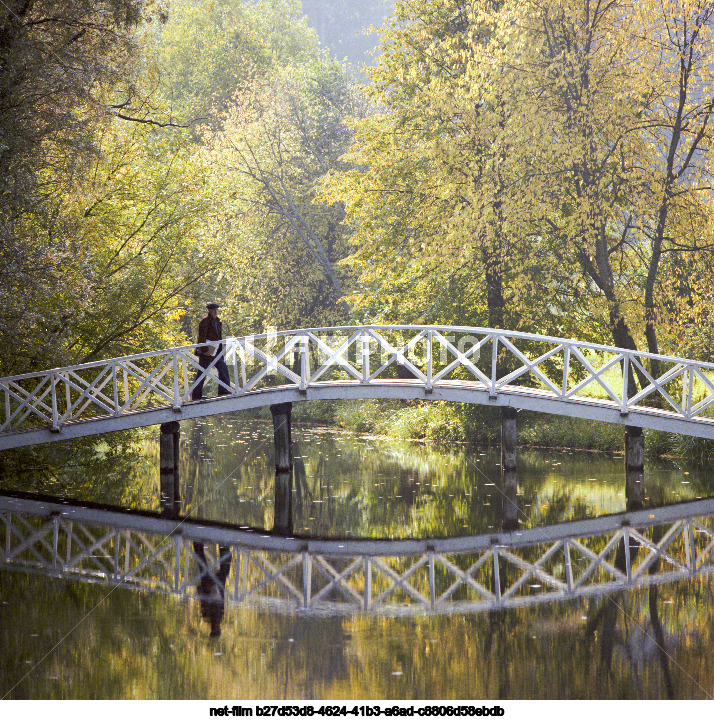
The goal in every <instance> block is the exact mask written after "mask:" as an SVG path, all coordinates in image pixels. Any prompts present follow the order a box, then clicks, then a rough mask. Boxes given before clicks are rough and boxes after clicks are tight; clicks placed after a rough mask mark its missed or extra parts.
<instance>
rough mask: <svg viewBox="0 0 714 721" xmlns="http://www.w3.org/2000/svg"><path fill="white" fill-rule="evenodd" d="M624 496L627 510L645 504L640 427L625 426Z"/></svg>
mask: <svg viewBox="0 0 714 721" xmlns="http://www.w3.org/2000/svg"><path fill="white" fill-rule="evenodd" d="M625 498H626V499H627V510H628V511H639V510H640V509H642V508H644V505H645V436H644V433H643V432H642V428H638V427H637V426H627V427H626V428H625Z"/></svg>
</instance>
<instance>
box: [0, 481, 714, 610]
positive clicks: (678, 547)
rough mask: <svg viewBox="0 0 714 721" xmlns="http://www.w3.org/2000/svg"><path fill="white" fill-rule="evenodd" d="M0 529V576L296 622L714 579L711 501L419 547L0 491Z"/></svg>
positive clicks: (486, 606) (499, 605)
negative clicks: (209, 602)
mask: <svg viewBox="0 0 714 721" xmlns="http://www.w3.org/2000/svg"><path fill="white" fill-rule="evenodd" d="M0 524H1V527H0V532H2V537H3V539H4V549H3V553H2V555H1V556H0V568H1V569H5V570H19V571H24V572H30V573H39V574H41V575H44V576H48V577H55V578H69V579H76V580H82V581H87V582H92V583H101V584H105V585H109V586H121V587H125V588H135V589H141V590H146V591H156V592H163V593H170V594H175V595H178V596H182V597H187V598H191V597H193V598H195V597H197V594H199V589H200V586H201V583H202V581H203V582H204V583H205V582H206V581H208V580H210V581H211V582H212V583H213V584H214V586H215V587H216V588H217V589H219V591H220V592H221V594H222V595H223V596H224V599H225V601H226V602H227V603H234V604H235V603H238V604H252V605H258V606H261V607H266V608H270V609H274V610H278V611H288V612H293V611H300V612H302V613H306V614H321V613H333V614H334V613H337V614H353V613H359V612H366V613H369V614H376V615H401V614H432V613H454V612H458V613H464V612H474V611H483V610H491V611H495V610H501V609H508V608H515V607H519V606H530V605H535V604H541V603H545V602H552V601H556V600H568V599H574V598H579V597H583V596H594V595H601V594H605V593H611V592H615V591H622V590H625V589H628V588H634V587H638V586H648V585H652V584H658V583H663V582H667V581H674V580H680V579H687V578H693V577H695V576H699V575H705V574H710V573H712V572H713V571H714V558H713V557H714V499H705V500H699V501H690V502H686V503H679V504H673V505H669V506H662V507H659V508H652V509H647V510H643V511H636V512H630V513H620V514H614V515H609V516H602V517H599V518H594V519H587V520H582V521H572V522H568V523H561V524H556V525H551V526H544V527H540V528H531V529H524V530H514V531H512V532H504V533H495V534H487V535H478V536H467V537H459V538H435V539H428V540H374V539H363V540H359V539H336V540H327V539H310V538H303V537H297V536H283V535H277V534H273V533H268V532H265V531H260V530H255V529H248V528H245V527H237V526H231V525H226V524H217V523H209V522H201V521H196V520H189V519H177V520H174V519H169V518H165V517H161V516H160V515H159V514H155V513H149V512H128V511H122V510H120V509H114V508H110V507H103V506H99V505H88V504H82V505H72V504H71V503H69V502H67V501H61V500H59V499H52V498H47V497H37V496H32V497H31V496H28V495H26V494H14V495H3V496H0ZM216 546H218V547H219V548H221V549H222V552H221V553H222V556H223V566H221V558H219V557H218V556H219V553H217V552H216V551H215V550H214V551H213V552H212V551H211V549H216ZM204 548H205V551H204V558H205V565H204V561H203V559H202V558H200V555H201V554H200V552H199V553H198V554H197V551H196V549H204ZM227 554H230V557H231V558H230V560H231V565H230V568H231V569H232V570H231V574H230V575H228V576H226V573H225V572H223V571H222V568H223V569H225V568H226V565H225V564H226V560H227Z"/></svg>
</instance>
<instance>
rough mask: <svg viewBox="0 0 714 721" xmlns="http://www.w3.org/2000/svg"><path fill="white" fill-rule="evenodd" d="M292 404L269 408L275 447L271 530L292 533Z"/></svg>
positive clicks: (278, 404) (280, 404) (281, 404)
mask: <svg viewBox="0 0 714 721" xmlns="http://www.w3.org/2000/svg"><path fill="white" fill-rule="evenodd" d="M291 411H292V403H277V404H276V405H272V406H270V412H271V413H272V414H273V442H274V445H275V502H274V505H273V508H274V513H275V516H274V520H273V530H274V531H279V532H281V533H292V527H293V514H292V495H293V488H292V486H293V453H292V435H291V429H290V413H291Z"/></svg>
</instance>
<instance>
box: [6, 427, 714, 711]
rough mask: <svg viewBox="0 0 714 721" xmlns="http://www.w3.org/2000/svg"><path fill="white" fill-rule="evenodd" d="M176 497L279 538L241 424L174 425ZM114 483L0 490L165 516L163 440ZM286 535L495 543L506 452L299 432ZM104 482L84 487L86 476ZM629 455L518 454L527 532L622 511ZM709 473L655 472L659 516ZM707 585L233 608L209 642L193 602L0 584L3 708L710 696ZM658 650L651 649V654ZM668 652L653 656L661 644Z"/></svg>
mask: <svg viewBox="0 0 714 721" xmlns="http://www.w3.org/2000/svg"><path fill="white" fill-rule="evenodd" d="M181 433H182V435H181V468H180V477H181V493H182V499H183V506H184V512H185V513H186V514H188V515H190V516H192V517H195V518H202V519H211V520H219V521H227V522H231V523H238V524H244V525H247V526H254V527H262V528H268V529H269V528H271V526H272V521H273V494H274V470H273V469H274V465H273V460H272V456H271V454H272V424H271V423H270V421H269V420H252V419H249V418H247V417H246V416H245V415H242V414H231V415H226V416H216V417H213V418H210V419H201V420H196V421H192V422H185V423H182V426H181ZM156 435H157V434H156V433H154V434H153V436H149V437H148V440H147V443H146V448H145V452H144V454H143V455H142V456H140V457H136V458H132V459H127V462H126V463H123V464H120V467H117V468H115V469H114V470H111V469H107V468H106V467H102V468H101V470H99V471H96V470H94V471H93V470H92V466H88V467H82V466H76V467H74V468H68V469H64V470H62V471H61V472H58V473H57V475H56V477H55V478H54V479H53V481H52V487H51V488H48V487H47V485H46V482H45V485H43V486H42V488H41V489H36V488H34V487H33V482H32V474H31V473H28V474H24V476H23V478H22V479H20V480H19V481H18V480H14V481H13V480H11V479H5V480H4V485H5V487H6V488H16V489H17V488H21V489H22V490H27V491H33V490H42V491H43V492H48V491H52V492H53V493H55V494H57V495H61V494H64V495H66V496H68V497H75V498H76V497H82V498H83V499H85V500H93V501H101V502H107V503H113V504H118V505H123V506H125V507H132V508H138V509H144V510H158V508H159V492H158V490H159V489H158V486H159V474H158V443H157V442H156V441H157V439H156ZM293 440H294V454H295V456H296V461H297V467H298V472H297V473H296V480H295V487H294V489H293V528H294V531H295V533H299V534H301V535H315V536H322V537H374V538H424V537H443V536H456V535H472V534H478V533H484V532H488V531H489V530H492V529H499V528H500V523H501V520H500V519H501V515H500V514H501V508H502V499H501V496H500V495H499V492H498V488H497V486H496V485H495V484H496V481H497V480H498V478H499V476H500V466H499V463H500V451H499V450H498V449H493V448H481V449H478V448H476V449H474V448H471V449H466V448H462V447H451V448H441V447H436V446H435V445H434V444H430V443H412V442H406V441H399V442H397V441H392V440H388V439H383V438H374V437H366V436H359V435H354V434H350V433H346V432H342V431H339V430H335V429H327V428H316V427H310V426H305V427H299V426H298V427H295V428H294V430H293ZM93 473H94V474H95V475H92V474H93ZM623 476H624V474H623V458H622V456H621V455H616V454H602V453H582V452H575V451H566V450H563V451H554V450H522V451H521V452H520V453H519V460H518V506H519V520H520V524H521V526H522V527H523V528H527V527H532V526H539V525H544V524H550V523H556V522H559V521H564V520H572V519H577V518H584V517H589V516H593V515H600V514H603V513H613V512H618V511H623V510H624V509H625V498H624V477H623ZM710 489H711V482H710V481H709V478H708V475H707V474H706V473H705V472H702V471H701V470H697V469H696V468H694V467H687V466H686V465H685V464H683V463H681V462H679V461H672V460H658V461H649V462H648V464H647V466H646V497H647V503H648V504H650V505H653V506H654V505H660V504H663V503H672V502H676V501H680V500H687V499H694V498H699V497H707V496H710V495H712V493H711V490H710ZM713 608H714V606H713V604H712V582H711V580H709V579H707V578H703V579H693V580H691V581H687V582H677V583H672V584H668V585H662V586H659V587H652V588H650V589H641V590H635V591H630V592H620V593H618V594H612V595H610V596H607V597H604V598H589V599H581V600H575V601H570V602H567V603H563V602H560V603H550V604H545V605H541V606H534V607H529V608H522V609H515V610H509V611H505V612H499V613H478V614H453V615H446V616H417V617H409V618H399V617H396V618H389V617H370V616H367V615H363V614H355V615H352V616H346V617H345V616H339V617H338V616H330V615H324V616H320V617H308V616H304V615H301V614H299V613H295V614H285V613H282V614H281V613H275V612H271V611H268V610H261V609H257V608H250V607H240V606H227V608H226V614H225V617H224V619H223V624H222V634H221V636H220V637H218V638H210V637H209V636H208V627H207V625H206V624H205V623H204V622H203V621H202V619H201V614H200V610H199V607H198V603H197V602H195V601H187V600H181V599H178V598H173V597H169V596H162V595H159V594H150V593H142V592H138V591H131V590H126V589H115V590H112V589H111V588H107V587H99V586H92V585H87V584H83V583H80V582H77V581H66V580H49V579H43V578H40V577H35V576H27V575H25V574H22V573H10V572H2V573H1V574H0V644H1V648H2V652H1V660H0V691H1V693H0V695H1V696H4V697H6V698H18V699H23V698H42V699H60V698H68V699H80V698H122V699H124V698H137V699H153V698H160V699H169V698H186V699H193V698H195V699H201V698H221V699H261V698H270V699H281V698H288V699H382V698H388V699H456V698H458V699H467V698H468V699H510V698H513V699H517V698H548V699H561V698H578V699H579V698H668V697H675V698H710V697H711V696H712V694H714V680H713V679H712V676H711V673H710V671H709V663H708V660H709V659H710V658H712V652H714V630H713V629H714V624H713V623H712V620H713V619H712V615H713ZM658 641H659V644H658ZM662 647H663V648H662Z"/></svg>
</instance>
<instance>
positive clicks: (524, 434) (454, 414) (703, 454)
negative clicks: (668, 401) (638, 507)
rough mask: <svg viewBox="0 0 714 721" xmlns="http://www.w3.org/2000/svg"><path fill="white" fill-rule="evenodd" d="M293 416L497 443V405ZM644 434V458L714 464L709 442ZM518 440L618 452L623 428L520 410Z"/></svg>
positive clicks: (327, 409) (333, 410) (311, 408)
mask: <svg viewBox="0 0 714 721" xmlns="http://www.w3.org/2000/svg"><path fill="white" fill-rule="evenodd" d="M293 418H294V419H295V420H296V421H299V422H313V423H321V424H326V425H330V426H338V427H340V428H344V429H345V430H349V431H353V432H355V433H370V434H374V435H379V436H384V437H387V438H394V439H401V440H407V439H409V440H422V441H434V442H437V443H471V444H481V445H496V444H498V443H500V438H501V425H500V412H499V409H498V408H491V407H486V406H477V405H468V404H463V403H440V402H429V403H422V402H418V401H411V402H403V401H380V400H368V401H342V402H338V403H333V402H316V403H310V404H296V405H295V406H294V407H293ZM644 433H645V449H646V453H647V455H648V456H659V457H684V458H687V459H688V460H689V461H692V462H695V463H697V464H699V465H712V464H714V441H708V440H705V439H702V438H692V437H689V436H680V435H676V434H673V433H663V432H661V431H651V430H647V429H646V430H645V432H644ZM518 440H519V444H520V445H522V446H525V447H530V448H568V449H573V450H575V449H578V450H588V451H606V452H620V451H622V448H623V427H622V426H619V425H614V424H609V423H599V422H596V421H588V420H583V419H580V418H567V417H565V416H555V415H548V414H545V413H535V412H533V411H519V413H518Z"/></svg>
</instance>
